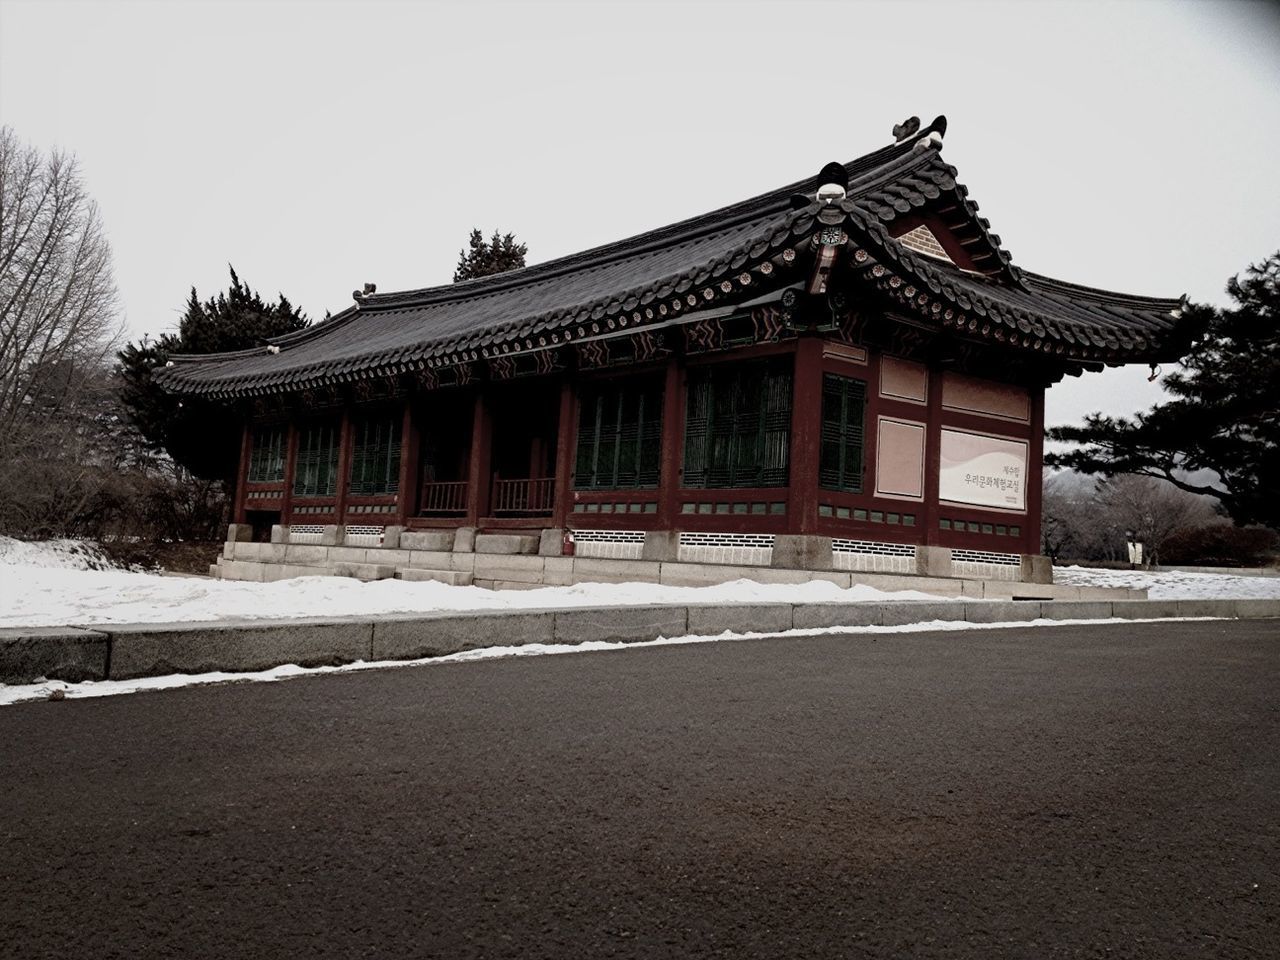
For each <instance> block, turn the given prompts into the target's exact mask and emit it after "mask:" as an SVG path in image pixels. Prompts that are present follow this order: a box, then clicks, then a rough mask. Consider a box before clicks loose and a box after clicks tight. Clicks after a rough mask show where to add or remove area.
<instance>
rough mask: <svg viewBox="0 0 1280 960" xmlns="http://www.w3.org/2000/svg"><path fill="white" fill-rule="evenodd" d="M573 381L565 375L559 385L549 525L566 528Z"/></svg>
mask: <svg viewBox="0 0 1280 960" xmlns="http://www.w3.org/2000/svg"><path fill="white" fill-rule="evenodd" d="M573 413H574V403H573V381H572V380H570V378H569V375H568V374H565V377H564V380H562V381H561V383H560V422H559V426H558V427H557V428H556V467H555V478H556V483H555V503H554V504H553V505H552V513H551V525H552V526H553V527H567V526H568V525H569V511H570V510H571V509H572V505H573V468H574V442H575V440H576V437H575V436H574V434H575V433H576V431H575V429H574V427H575V426H576V424H575V423H574V417H573Z"/></svg>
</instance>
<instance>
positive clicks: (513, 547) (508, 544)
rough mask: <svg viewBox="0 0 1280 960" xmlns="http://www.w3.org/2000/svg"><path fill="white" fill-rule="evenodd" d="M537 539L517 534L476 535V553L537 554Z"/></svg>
mask: <svg viewBox="0 0 1280 960" xmlns="http://www.w3.org/2000/svg"><path fill="white" fill-rule="evenodd" d="M537 552H538V538H537V537H534V536H526V535H524V534H519V533H481V534H477V535H476V553H507V554H513V553H537Z"/></svg>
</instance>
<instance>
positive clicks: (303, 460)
mask: <svg viewBox="0 0 1280 960" xmlns="http://www.w3.org/2000/svg"><path fill="white" fill-rule="evenodd" d="M339 436H340V431H339V429H338V424H337V422H336V421H326V422H324V423H316V424H312V425H311V426H309V427H307V428H305V429H304V430H303V431H302V432H301V433H300V434H299V435H298V459H297V463H296V464H295V465H294V469H293V492H294V495H295V496H299V497H328V496H333V494H334V492H335V491H336V490H337V485H338V443H339Z"/></svg>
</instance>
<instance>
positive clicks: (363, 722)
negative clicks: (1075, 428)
mask: <svg viewBox="0 0 1280 960" xmlns="http://www.w3.org/2000/svg"><path fill="white" fill-rule="evenodd" d="M0 751H2V752H0V956H4V957H22V958H29V957H59V958H100V957H129V958H144V957H182V958H202V957H298V958H302V957H313V956H322V957H343V958H348V957H365V956H370V957H447V958H464V957H556V958H559V957H583V958H596V957H685V956H696V957H713V956H714V957H721V956H723V957H735V958H744V957H770V958H776V957H806V958H808V957H862V956H871V957H904V956H913V957H973V958H996V957H1026V958H1053V957H1159V958H1172V957H1196V958H1200V957H1264V956H1265V957H1274V956H1276V955H1277V954H1276V950H1277V945H1278V944H1280V623H1277V622H1276V621H1271V622H1266V621H1254V622H1226V623H1224V622H1212V623H1169V624H1133V625H1123V626H1106V625H1098V626H1089V627H1057V628H1047V629H1045V628H1042V629H1014V630H987V631H971V632H959V633H945V634H893V635H881V636H880V637H878V638H876V639H872V638H871V637H868V636H866V635H862V636H852V637H850V636H845V637H830V636H827V637H814V638H805V639H799V640H796V639H789V640H760V641H749V642H741V643H716V644H705V645H694V646H672V647H659V648H649V649H643V650H629V651H625V652H621V653H604V654H573V655H562V656H547V657H534V658H527V659H511V660H501V661H496V660H495V661H481V662H474V663H458V664H442V665H431V666H427V667H418V668H405V669H396V670H384V671H376V672H368V673H356V674H345V675H331V676H327V677H319V678H309V679H302V680H294V681H289V682H285V683H275V684H238V685H230V686H220V687H206V688H193V689H187V690H179V691H171V692H165V693H153V694H143V695H134V696H122V697H112V698H107V699H103V700H93V701H64V702H61V703H40V704H30V705H23V706H17V707H9V708H4V709H0Z"/></svg>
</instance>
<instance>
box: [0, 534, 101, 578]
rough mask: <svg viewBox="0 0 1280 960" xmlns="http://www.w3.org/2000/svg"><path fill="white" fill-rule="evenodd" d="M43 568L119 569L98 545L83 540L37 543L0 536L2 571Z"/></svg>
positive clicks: (0, 566)
mask: <svg viewBox="0 0 1280 960" xmlns="http://www.w3.org/2000/svg"><path fill="white" fill-rule="evenodd" d="M5 566H24V567H42V568H49V569H55V570H113V569H117V567H116V565H115V564H114V563H112V562H111V561H110V560H109V559H108V558H107V557H106V556H105V555H104V554H103V553H102V551H101V550H99V549H98V548H97V546H96V545H95V544H92V543H88V542H86V541H84V540H41V541H38V542H35V543H32V542H28V541H25V540H15V539H13V538H12V537H0V568H3V567H5Z"/></svg>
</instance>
